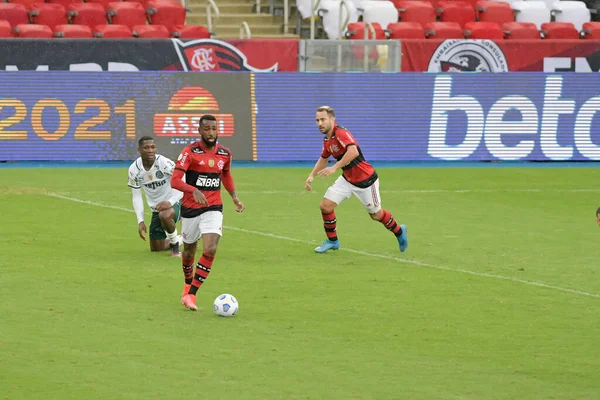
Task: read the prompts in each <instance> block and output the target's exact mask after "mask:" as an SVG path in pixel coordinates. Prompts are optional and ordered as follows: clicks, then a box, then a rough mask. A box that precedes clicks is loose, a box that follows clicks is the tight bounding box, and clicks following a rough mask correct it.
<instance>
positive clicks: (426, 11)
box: [384, 0, 435, 26]
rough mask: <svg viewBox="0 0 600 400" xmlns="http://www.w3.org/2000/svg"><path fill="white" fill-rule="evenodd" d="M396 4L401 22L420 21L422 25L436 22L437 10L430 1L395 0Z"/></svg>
mask: <svg viewBox="0 0 600 400" xmlns="http://www.w3.org/2000/svg"><path fill="white" fill-rule="evenodd" d="M394 5H395V6H396V9H397V10H398V15H399V17H400V21H401V22H418V23H420V24H421V25H423V24H426V23H428V22H435V10H434V8H433V6H432V5H431V3H429V2H426V1H413V0H394ZM384 26H385V25H384Z"/></svg>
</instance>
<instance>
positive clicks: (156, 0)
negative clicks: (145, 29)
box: [146, 0, 185, 32]
mask: <svg viewBox="0 0 600 400" xmlns="http://www.w3.org/2000/svg"><path fill="white" fill-rule="evenodd" d="M146 14H147V15H148V21H150V23H151V24H153V25H164V26H166V27H167V29H168V30H169V32H171V31H172V30H173V27H174V26H177V25H185V8H183V6H182V5H181V3H179V2H175V1H173V0H150V1H148V2H147V3H146Z"/></svg>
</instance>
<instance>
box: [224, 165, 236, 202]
mask: <svg viewBox="0 0 600 400" xmlns="http://www.w3.org/2000/svg"><path fill="white" fill-rule="evenodd" d="M221 181H222V182H223V186H225V190H227V191H228V192H229V194H231V197H235V184H234V183H233V175H231V171H230V170H228V169H227V170H225V169H224V170H223V174H222V175H221ZM232 193H233V194H232Z"/></svg>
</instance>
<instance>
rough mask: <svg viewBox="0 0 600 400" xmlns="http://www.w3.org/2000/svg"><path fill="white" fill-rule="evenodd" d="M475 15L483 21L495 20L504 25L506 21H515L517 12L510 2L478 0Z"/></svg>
mask: <svg viewBox="0 0 600 400" xmlns="http://www.w3.org/2000/svg"><path fill="white" fill-rule="evenodd" d="M475 17H476V19H477V20H478V21H481V22H495V23H497V24H498V25H500V26H502V24H504V23H505V22H513V21H514V20H515V14H514V11H513V9H512V8H511V7H510V5H509V4H508V3H502V2H498V1H478V2H477V6H476V7H475Z"/></svg>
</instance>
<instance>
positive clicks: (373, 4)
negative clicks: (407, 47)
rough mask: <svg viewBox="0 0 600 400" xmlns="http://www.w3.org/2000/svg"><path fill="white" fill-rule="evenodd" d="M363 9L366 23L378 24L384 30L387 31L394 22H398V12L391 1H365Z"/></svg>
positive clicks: (362, 4) (362, 5)
mask: <svg viewBox="0 0 600 400" xmlns="http://www.w3.org/2000/svg"><path fill="white" fill-rule="evenodd" d="M361 7H362V9H363V12H362V16H363V21H364V22H371V23H373V22H378V23H379V24H380V25H381V27H382V28H383V29H387V26H388V25H389V24H391V23H393V22H398V10H396V6H394V3H392V2H391V1H387V0H375V1H364V2H362V3H361Z"/></svg>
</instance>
